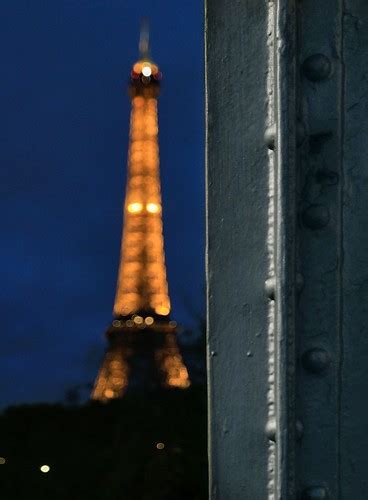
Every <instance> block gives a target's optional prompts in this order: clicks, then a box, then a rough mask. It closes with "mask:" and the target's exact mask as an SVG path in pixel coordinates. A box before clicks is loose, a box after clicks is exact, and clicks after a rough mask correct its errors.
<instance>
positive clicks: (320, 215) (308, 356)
mask: <svg viewBox="0 0 368 500" xmlns="http://www.w3.org/2000/svg"><path fill="white" fill-rule="evenodd" d="M302 72H303V74H304V76H305V77H306V78H307V79H308V80H309V81H311V82H320V81H323V80H325V79H327V78H329V77H330V76H331V74H332V65H331V62H330V60H329V59H328V58H327V57H326V56H325V55H323V54H314V55H311V56H309V57H308V58H307V59H306V60H305V61H304V63H303V65H302ZM306 136H307V131H306V126H305V124H304V123H303V122H302V121H301V120H298V121H297V124H296V144H297V146H298V147H299V146H301V145H302V144H303V143H304V141H305V138H306ZM265 143H266V145H267V147H268V148H269V149H270V150H274V149H275V145H276V125H272V126H270V127H268V128H267V129H266V131H265ZM323 174H324V175H323V178H322V174H321V175H320V177H321V179H322V180H321V182H322V181H323V182H324V183H326V182H329V184H335V183H336V182H337V174H334V175H333V178H332V177H331V175H330V176H326V175H325V172H323ZM302 221H303V224H304V225H305V226H306V227H309V228H310V229H312V230H317V229H322V228H324V227H325V226H327V225H328V223H329V221H330V213H329V210H328V208H327V207H325V206H324V205H320V204H312V205H310V206H309V207H307V208H306V209H305V210H304V212H303V213H302ZM295 284H296V291H297V293H300V292H301V290H302V288H303V285H304V280H303V276H302V275H301V274H300V273H298V274H297V276H296V282H295ZM265 291H266V295H267V297H268V298H269V299H270V300H275V294H276V278H275V276H272V277H270V278H268V279H267V280H266V282H265ZM301 361H302V365H303V367H304V369H305V370H306V371H308V372H310V373H313V374H321V373H323V372H324V371H325V370H326V369H327V368H328V367H329V365H330V363H331V357H330V355H329V353H328V352H327V351H326V350H325V349H322V348H318V347H315V348H312V349H309V350H308V351H306V352H305V353H304V354H303V356H302V360H301ZM265 433H266V436H267V437H268V439H269V440H270V441H273V442H276V419H275V418H272V419H270V420H269V421H268V422H267V425H266V429H265ZM302 435H303V424H302V422H301V421H300V420H297V422H296V438H297V440H300V439H301V438H302ZM328 497H329V495H328V491H327V488H326V487H325V486H322V485H316V486H309V487H307V488H305V489H304V491H303V492H302V499H303V500H327V499H328Z"/></svg>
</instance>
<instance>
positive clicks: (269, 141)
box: [264, 125, 276, 150]
mask: <svg viewBox="0 0 368 500" xmlns="http://www.w3.org/2000/svg"><path fill="white" fill-rule="evenodd" d="M264 138H265V143H266V146H267V147H268V149H272V150H273V149H275V139H276V125H271V126H270V127H268V128H267V129H266V132H265V135H264Z"/></svg>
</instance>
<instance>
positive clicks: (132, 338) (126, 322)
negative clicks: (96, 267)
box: [92, 21, 190, 401]
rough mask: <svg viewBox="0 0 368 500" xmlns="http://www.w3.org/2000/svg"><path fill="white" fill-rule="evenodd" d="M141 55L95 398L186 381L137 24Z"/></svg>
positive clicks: (153, 76) (144, 35)
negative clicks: (110, 313)
mask: <svg viewBox="0 0 368 500" xmlns="http://www.w3.org/2000/svg"><path fill="white" fill-rule="evenodd" d="M139 49H140V55H141V59H140V60H139V61H137V62H136V63H135V64H134V65H133V67H132V71H131V79H130V84H129V94H130V97H131V103H132V109H131V116H130V135H129V152H128V179H127V188H126V196H125V204H124V228H123V238H122V244H121V253H120V266H119V273H118V282H117V287H116V295H115V303H114V317H115V319H114V320H113V322H112V324H111V326H110V327H109V329H108V330H107V332H106V334H107V337H108V340H109V347H108V349H107V352H106V354H105V358H104V361H103V364H102V367H101V369H100V372H99V374H98V376H97V379H96V383H95V387H94V389H93V393H92V398H93V399H98V400H102V401H104V400H107V399H111V398H120V397H122V396H123V395H124V394H125V392H126V391H127V390H128V389H129V387H135V388H144V389H149V388H151V389H152V388H157V387H180V388H186V387H188V386H189V385H190V381H189V377H188V372H187V369H186V367H185V365H184V362H183V359H182V357H181V355H180V352H179V348H178V345H177V343H176V335H175V334H176V323H175V322H174V321H171V320H170V319H169V313H170V299H169V292H168V284H167V278H166V266H165V254H164V240H163V230H162V200H161V186H160V172H159V146H158V116H157V98H158V95H159V88H160V80H161V72H160V70H159V68H158V66H157V65H156V64H155V63H153V62H152V61H151V60H150V59H149V58H148V53H149V36H148V23H147V21H144V22H143V23H142V28H141V35H140V43H139Z"/></svg>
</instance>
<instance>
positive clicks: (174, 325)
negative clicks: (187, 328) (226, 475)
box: [169, 321, 178, 328]
mask: <svg viewBox="0 0 368 500" xmlns="http://www.w3.org/2000/svg"><path fill="white" fill-rule="evenodd" d="M169 325H170V326H171V328H176V327H177V326H178V324H177V322H176V321H170V322H169Z"/></svg>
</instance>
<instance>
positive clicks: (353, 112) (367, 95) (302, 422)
mask: <svg viewBox="0 0 368 500" xmlns="http://www.w3.org/2000/svg"><path fill="white" fill-rule="evenodd" d="M206 31H207V35H206V50H207V53H206V66H207V68H206V87H207V108H208V109H207V203H208V222H207V253H208V255H207V273H208V344H209V387H210V391H209V392H210V398H209V403H210V404H209V408H210V414H209V423H210V431H209V433H210V476H211V498H220V499H231V500H233V499H234V500H237V499H242V498H246V499H247V498H249V499H257V500H258V499H260V500H261V499H263V498H269V499H276V498H277V499H289V498H290V499H292V498H299V497H302V498H305V499H308V498H321V499H322V498H333V499H347V500H350V499H353V498H354V500H355V499H357V500H360V499H361V500H364V499H365V498H368V476H367V475H366V473H365V471H366V470H367V466H368V457H367V453H366V449H367V444H368V438H366V437H365V434H366V433H365V427H366V424H365V420H366V418H365V415H366V412H367V406H368V404H367V403H366V399H367V398H366V397H365V395H366V393H367V389H368V369H367V366H368V365H367V361H366V360H367V356H368V335H367V333H368V332H367V330H368V327H367V325H368V276H367V269H368V265H367V264H368V236H367V234H368V233H367V231H366V227H367V226H368V167H367V161H368V160H367V159H368V112H367V111H368V109H367V108H368V2H366V1H365V0H345V1H343V0H325V1H324V2H320V1H319V0H303V1H298V2H294V1H291V0H290V1H288V0H275V1H274V2H272V1H270V2H267V1H265V2H258V1H255V0H253V1H252V0H248V1H230V0H208V1H207V11H206ZM265 283H266V284H265Z"/></svg>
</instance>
